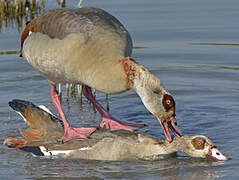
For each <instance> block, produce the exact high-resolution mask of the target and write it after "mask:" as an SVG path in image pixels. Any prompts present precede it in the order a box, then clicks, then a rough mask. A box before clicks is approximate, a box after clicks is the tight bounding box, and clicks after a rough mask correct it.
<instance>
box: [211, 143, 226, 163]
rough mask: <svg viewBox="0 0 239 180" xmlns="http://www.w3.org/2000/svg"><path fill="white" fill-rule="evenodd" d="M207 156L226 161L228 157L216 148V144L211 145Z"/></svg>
mask: <svg viewBox="0 0 239 180" xmlns="http://www.w3.org/2000/svg"><path fill="white" fill-rule="evenodd" d="M208 157H209V158H212V159H215V160H218V161H226V160H228V158H227V157H226V156H224V155H223V154H222V153H221V152H220V151H219V150H218V149H217V148H216V146H213V147H211V149H210V154H209V155H208Z"/></svg>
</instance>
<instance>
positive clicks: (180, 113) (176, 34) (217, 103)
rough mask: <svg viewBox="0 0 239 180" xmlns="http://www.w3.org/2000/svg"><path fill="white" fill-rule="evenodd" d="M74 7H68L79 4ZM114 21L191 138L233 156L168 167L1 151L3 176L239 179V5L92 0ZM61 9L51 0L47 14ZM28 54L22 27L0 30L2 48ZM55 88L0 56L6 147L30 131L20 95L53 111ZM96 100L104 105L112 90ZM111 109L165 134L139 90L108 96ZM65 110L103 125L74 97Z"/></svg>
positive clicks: (83, 121)
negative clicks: (14, 106)
mask: <svg viewBox="0 0 239 180" xmlns="http://www.w3.org/2000/svg"><path fill="white" fill-rule="evenodd" d="M76 4H77V3H76V1H67V4H66V6H67V7H70V8H72V7H74V6H76ZM83 6H96V7H100V8H103V9H105V10H107V11H109V12H110V13H112V14H113V15H115V16H116V17H117V18H118V19H119V20H120V21H121V22H122V23H123V24H124V25H125V27H126V28H127V29H128V30H129V32H130V33H131V36H132V38H133V41H134V46H135V47H141V48H135V49H134V52H133V57H134V58H135V59H136V60H137V61H138V62H140V63H141V64H143V65H144V66H145V67H147V68H148V69H149V70H150V71H151V72H153V73H154V74H155V75H156V76H157V77H159V78H160V79H161V80H162V82H163V83H164V85H165V86H166V87H167V88H168V89H169V91H170V92H171V93H172V94H173V96H174V98H175V100H176V103H177V113H176V115H177V122H178V124H179V126H180V128H181V130H182V132H183V134H187V135H195V134H203V135H206V136H209V137H210V138H211V139H212V141H213V142H214V143H215V144H216V145H217V146H218V148H219V149H220V151H222V152H223V153H225V154H226V155H227V156H228V157H229V158H230V160H228V161H226V162H215V161H209V160H202V159H196V158H190V157H188V156H186V155H184V154H181V153H180V154H179V156H178V157H176V158H170V159H166V160H160V161H153V162H147V161H140V162H101V161H85V160H62V159H45V158H34V157H32V156H31V155H29V154H26V153H23V152H21V151H17V150H14V149H8V148H6V147H4V146H3V145H0V146H1V147H0V177H1V179H59V178H61V179H147V180H148V179H238V178H239V175H238V170H239V161H238V160H239V158H238V153H239V140H238V135H239V132H238V129H239V128H238V126H239V121H238V120H239V119H238V115H239V80H238V79H239V78H238V77H239V62H238V57H239V46H238V45H237V44H238V43H239V36H238V29H239V24H238V17H239V9H238V7H239V1H236V0H228V1H226V3H225V1H218V0H211V1H207V0H201V1H197V2H195V1H194V2H193V1H189V0H180V1H164V0H158V1H153V0H149V1H147V2H146V1H142V0H131V1H126V0H121V1H106V0H100V1H97V0H89V1H86V0H85V1H84V2H83ZM56 7H59V5H57V4H56V2H55V1H50V2H46V6H45V9H46V10H47V9H52V8H56ZM206 43H209V44H206ZM19 49H20V35H19V32H18V30H17V27H16V26H15V25H14V24H13V26H10V27H5V28H3V29H1V32H0V51H16V50H19ZM49 88H50V87H49V84H48V82H47V81H46V80H45V79H44V78H43V77H42V76H41V75H40V74H39V73H38V72H37V71H36V70H34V69H33V68H32V67H31V66H30V65H29V64H27V63H26V61H24V60H23V59H21V58H20V57H18V54H6V55H0V100H1V103H0V121H1V127H0V131H1V137H0V141H1V142H2V141H3V140H4V138H6V137H7V136H8V135H12V136H18V135H19V130H21V129H24V128H26V126H25V124H24V122H23V121H22V119H21V118H20V117H19V116H18V115H17V114H16V113H15V112H13V110H11V109H10V108H9V107H8V102H9V101H10V100H12V99H15V98H18V99H24V100H29V101H31V102H34V103H36V104H45V105H47V106H48V107H50V108H51V109H52V110H53V111H54V112H55V110H54V107H53V105H52V104H51V100H50V95H49ZM97 99H98V100H99V101H100V102H101V103H102V104H103V105H105V98H104V94H100V93H97ZM109 99H110V112H111V113H112V114H113V115H114V116H115V117H116V118H117V119H119V120H124V121H129V122H137V123H145V124H147V125H148V127H146V128H144V129H142V130H141V131H145V132H148V133H150V134H152V135H154V136H156V137H158V138H161V139H163V138H165V137H164V135H163V132H162V128H161V127H160V125H159V123H158V122H157V120H156V119H155V118H154V117H153V116H152V115H151V114H150V113H149V112H148V111H147V110H146V109H145V107H144V106H143V104H142V103H141V101H140V98H139V97H138V96H137V95H136V94H135V93H134V92H132V91H129V92H126V93H123V94H120V95H114V96H113V95H112V96H110V98H109ZM63 108H64V110H65V112H66V115H67V116H68V118H69V120H70V122H71V123H72V124H75V125H78V126H79V125H82V126H85V125H95V124H98V123H99V121H100V116H99V114H95V113H94V111H93V110H92V108H91V106H90V105H89V104H88V103H87V102H86V100H85V99H83V105H82V106H81V105H79V103H78V101H77V100H74V99H73V98H67V97H66V93H65V92H64V93H63Z"/></svg>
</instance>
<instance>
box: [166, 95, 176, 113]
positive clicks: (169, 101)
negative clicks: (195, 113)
mask: <svg viewBox="0 0 239 180" xmlns="http://www.w3.org/2000/svg"><path fill="white" fill-rule="evenodd" d="M163 106H164V109H165V110H166V112H168V111H169V110H170V109H173V110H174V111H175V102H174V100H173V97H172V96H170V95H168V94H164V96H163Z"/></svg>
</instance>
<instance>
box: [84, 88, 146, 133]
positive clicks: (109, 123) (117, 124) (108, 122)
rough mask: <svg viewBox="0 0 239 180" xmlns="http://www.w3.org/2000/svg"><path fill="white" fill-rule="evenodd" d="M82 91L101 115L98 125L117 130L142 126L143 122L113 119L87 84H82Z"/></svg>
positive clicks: (130, 129) (131, 129)
mask: <svg viewBox="0 0 239 180" xmlns="http://www.w3.org/2000/svg"><path fill="white" fill-rule="evenodd" d="M83 93H84V95H85V97H86V98H87V99H88V100H89V101H90V102H91V103H92V104H93V105H94V106H95V108H96V109H97V110H98V111H99V113H100V114H101V116H102V121H101V123H100V127H101V128H103V127H104V126H106V128H107V129H110V130H118V129H124V130H129V131H133V130H135V129H139V128H142V127H144V126H145V125H144V124H132V123H126V122H121V121H118V120H116V119H114V118H113V117H112V116H111V115H110V113H109V112H108V111H106V110H105V109H104V108H103V107H102V106H101V105H100V104H99V103H98V102H97V101H96V99H95V98H94V96H93V95H92V92H91V88H90V87H89V86H86V85H83Z"/></svg>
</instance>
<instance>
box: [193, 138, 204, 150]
mask: <svg viewBox="0 0 239 180" xmlns="http://www.w3.org/2000/svg"><path fill="white" fill-rule="evenodd" d="M192 144H193V146H194V147H195V149H204V145H205V140H204V139H203V138H200V137H196V138H195V139H193V140H192Z"/></svg>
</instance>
